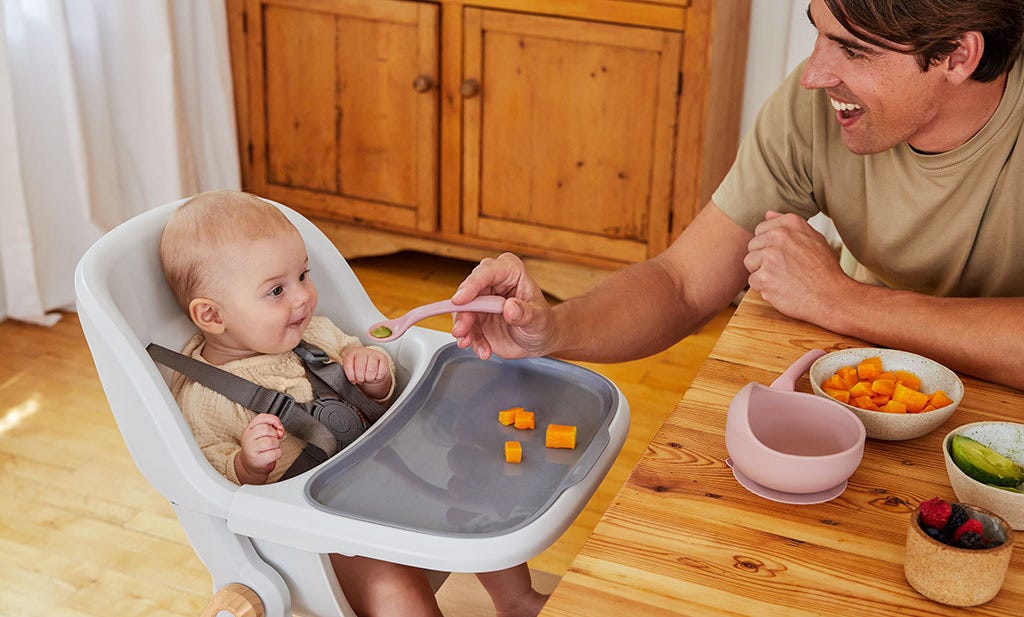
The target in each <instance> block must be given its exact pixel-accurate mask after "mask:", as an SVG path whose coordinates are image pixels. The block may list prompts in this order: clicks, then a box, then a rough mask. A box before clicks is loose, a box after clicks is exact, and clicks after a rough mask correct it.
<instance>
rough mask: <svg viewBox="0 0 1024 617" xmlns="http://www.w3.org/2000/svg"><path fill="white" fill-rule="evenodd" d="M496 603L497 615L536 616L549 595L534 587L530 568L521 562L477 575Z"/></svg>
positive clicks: (506, 616)
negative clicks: (535, 589)
mask: <svg viewBox="0 0 1024 617" xmlns="http://www.w3.org/2000/svg"><path fill="white" fill-rule="evenodd" d="M476 577H477V578H478V579H480V582H481V583H482V584H483V586H484V588H485V589H486V590H487V594H488V595H489V596H491V602H493V603H494V610H495V613H496V617H536V615H537V613H539V612H540V609H541V608H543V607H544V602H546V601H547V599H548V597H547V596H546V595H544V594H541V593H538V592H537V591H534V589H533V583H532V582H531V581H530V569H529V568H528V567H526V564H525V563H523V564H519V565H518V566H512V567H511V568H506V569H504V570H497V571H495V572H480V573H478V574H477V575H476Z"/></svg>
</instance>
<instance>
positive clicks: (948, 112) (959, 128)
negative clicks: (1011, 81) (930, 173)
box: [908, 73, 1007, 154]
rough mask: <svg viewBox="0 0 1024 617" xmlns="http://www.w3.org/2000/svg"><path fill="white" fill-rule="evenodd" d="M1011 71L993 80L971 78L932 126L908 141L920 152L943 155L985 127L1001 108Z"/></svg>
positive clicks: (944, 104) (941, 109)
mask: <svg viewBox="0 0 1024 617" xmlns="http://www.w3.org/2000/svg"><path fill="white" fill-rule="evenodd" d="M1006 81H1007V74H1006V73H1003V74H1002V75H1000V76H999V77H998V78H996V79H994V80H992V81H990V82H980V81H974V80H969V81H966V82H964V83H963V84H961V85H960V86H958V87H957V88H956V89H955V90H954V91H953V92H951V93H950V97H949V98H947V99H946V100H945V101H944V103H943V104H942V107H941V108H940V109H939V111H938V113H937V114H936V117H935V120H934V121H933V122H932V123H931V124H932V129H931V130H930V131H928V132H927V133H925V134H923V135H918V136H915V137H914V138H912V139H911V140H910V141H909V142H908V143H909V145H910V147H911V148H913V149H914V150H916V151H917V152H921V153H925V154H940V153H942V152H949V151H950V150H953V149H954V148H958V147H960V146H962V145H964V144H965V143H967V141H968V140H970V139H971V138H972V137H974V136H975V135H976V134H977V133H978V131H980V130H981V129H982V127H984V126H985V124H986V123H987V122H988V121H989V120H991V119H992V116H993V115H994V114H995V113H996V110H997V109H998V108H999V103H1000V101H1002V100H1003V93H1004V91H1005V90H1006Z"/></svg>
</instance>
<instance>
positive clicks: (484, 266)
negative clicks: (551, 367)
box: [452, 253, 556, 360]
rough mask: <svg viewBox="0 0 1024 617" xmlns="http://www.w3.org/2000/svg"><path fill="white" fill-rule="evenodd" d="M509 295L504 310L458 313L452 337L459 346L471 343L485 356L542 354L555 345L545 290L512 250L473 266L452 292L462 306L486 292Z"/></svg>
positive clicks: (519, 356)
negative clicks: (493, 312) (496, 312)
mask: <svg viewBox="0 0 1024 617" xmlns="http://www.w3.org/2000/svg"><path fill="white" fill-rule="evenodd" d="M492 294H493V295H498V296H504V297H505V298H507V300H506V301H505V305H504V307H503V310H502V313H501V314H500V315H499V314H489V313H456V314H455V320H454V322H453V323H452V336H454V337H455V340H456V341H457V343H458V346H459V348H460V349H465V348H467V347H472V348H473V351H474V352H475V353H476V355H477V356H479V357H480V358H481V359H483V360H486V359H488V358H490V357H491V354H492V353H496V354H498V355H499V356H501V357H503V358H525V357H535V356H543V355H546V354H548V353H550V350H552V349H553V348H554V344H555V341H554V338H555V334H556V332H555V330H556V328H555V321H554V315H553V313H552V311H551V307H550V306H549V305H548V303H547V300H545V299H544V293H543V292H542V291H541V290H540V287H538V286H537V283H536V282H535V281H534V280H533V279H532V278H530V276H529V275H528V274H527V273H526V267H525V266H524V265H523V262H522V260H520V259H519V258H518V257H516V256H515V255H513V254H511V253H503V254H501V255H499V256H498V257H497V258H496V259H491V258H487V259H484V260H483V261H481V262H480V264H479V265H478V266H477V267H476V268H474V269H473V272H471V273H470V275H469V276H468V277H466V280H464V281H463V282H462V284H461V285H459V289H458V291H456V292H455V295H454V296H452V302H453V303H455V304H456V305H461V304H465V303H467V302H469V301H470V300H472V299H474V298H476V297H477V296H482V295H492Z"/></svg>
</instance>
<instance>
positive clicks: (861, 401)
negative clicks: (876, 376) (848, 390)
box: [850, 396, 878, 411]
mask: <svg viewBox="0 0 1024 617" xmlns="http://www.w3.org/2000/svg"><path fill="white" fill-rule="evenodd" d="M850 404H851V405H853V406H854V407H860V408H861V409H867V410H868V411H878V405H875V402H874V401H872V400H871V397H870V396H858V397H857V398H855V399H853V402H852V403H850Z"/></svg>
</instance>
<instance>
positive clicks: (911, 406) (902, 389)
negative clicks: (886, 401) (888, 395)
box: [892, 383, 928, 413]
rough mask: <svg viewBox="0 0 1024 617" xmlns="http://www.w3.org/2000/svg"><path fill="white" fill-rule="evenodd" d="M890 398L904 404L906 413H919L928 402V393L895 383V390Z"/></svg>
mask: <svg viewBox="0 0 1024 617" xmlns="http://www.w3.org/2000/svg"><path fill="white" fill-rule="evenodd" d="M892 400H894V401H899V402H900V403H903V404H904V405H906V406H907V413H919V412H920V411H921V410H922V409H924V406H925V405H927V404H928V395H927V394H924V393H923V392H918V391H917V390H911V389H910V388H908V387H907V386H905V385H903V384H901V383H897V384H896V391H895V392H893V393H892Z"/></svg>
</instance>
